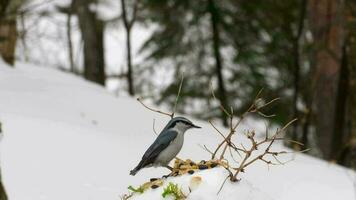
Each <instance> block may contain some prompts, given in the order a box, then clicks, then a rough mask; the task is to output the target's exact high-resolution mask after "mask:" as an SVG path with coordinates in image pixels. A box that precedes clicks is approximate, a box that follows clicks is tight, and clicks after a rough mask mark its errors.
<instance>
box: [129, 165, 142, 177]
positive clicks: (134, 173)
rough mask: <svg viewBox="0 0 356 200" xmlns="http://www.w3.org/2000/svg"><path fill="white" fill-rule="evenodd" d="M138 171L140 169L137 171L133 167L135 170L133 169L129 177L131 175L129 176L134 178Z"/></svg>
mask: <svg viewBox="0 0 356 200" xmlns="http://www.w3.org/2000/svg"><path fill="white" fill-rule="evenodd" d="M139 170H140V169H137V167H135V169H133V170H131V171H130V175H131V176H135V175H136V173H137V172H138V171H139Z"/></svg>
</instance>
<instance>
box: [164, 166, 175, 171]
mask: <svg viewBox="0 0 356 200" xmlns="http://www.w3.org/2000/svg"><path fill="white" fill-rule="evenodd" d="M165 167H166V168H167V169H169V170H171V172H173V167H170V166H168V165H167V166H165Z"/></svg>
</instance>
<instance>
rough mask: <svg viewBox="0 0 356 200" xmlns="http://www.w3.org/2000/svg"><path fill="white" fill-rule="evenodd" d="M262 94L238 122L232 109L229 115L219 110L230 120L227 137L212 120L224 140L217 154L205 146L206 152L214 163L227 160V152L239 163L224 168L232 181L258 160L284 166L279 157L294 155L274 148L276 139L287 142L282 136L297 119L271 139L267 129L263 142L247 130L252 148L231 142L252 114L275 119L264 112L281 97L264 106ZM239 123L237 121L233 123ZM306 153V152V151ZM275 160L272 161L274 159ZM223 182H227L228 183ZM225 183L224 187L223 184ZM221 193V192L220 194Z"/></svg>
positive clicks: (247, 136) (216, 150)
mask: <svg viewBox="0 0 356 200" xmlns="http://www.w3.org/2000/svg"><path fill="white" fill-rule="evenodd" d="M261 92H262V90H261V91H260V92H259V93H258V94H257V95H256V97H255V98H254V100H253V102H252V104H251V106H250V107H249V108H248V109H247V110H246V111H245V112H244V113H243V114H242V115H241V116H240V118H239V119H238V120H237V121H236V120H235V119H234V115H233V109H232V108H231V109H230V112H229V111H227V109H226V108H224V107H223V106H222V105H220V109H222V110H223V111H224V113H225V114H226V115H227V116H228V117H229V121H230V124H229V125H230V126H229V132H228V134H227V135H226V136H225V135H224V134H223V133H222V131H220V130H219V129H218V128H217V127H216V126H215V125H214V124H213V122H212V121H209V123H210V124H211V126H212V127H213V128H214V129H215V130H216V132H217V133H218V134H219V135H220V136H221V137H222V138H223V140H222V141H221V142H220V143H219V144H218V146H217V147H216V149H215V150H214V151H211V150H209V149H208V148H207V147H206V146H204V148H205V150H207V151H208V152H209V153H210V154H211V159H212V160H216V159H218V160H226V159H225V156H226V153H227V151H228V152H229V154H230V157H231V158H232V159H233V160H234V161H235V162H236V163H237V165H236V166H232V165H231V164H229V162H227V163H228V164H227V165H226V166H225V167H224V168H225V169H226V170H227V171H228V172H229V175H228V176H227V177H226V179H225V181H226V180H227V179H230V181H232V182H236V181H238V180H239V179H238V175H239V174H240V173H241V172H245V169H246V168H247V167H248V166H250V165H251V164H253V163H255V162H256V161H262V162H264V163H266V164H267V165H268V166H269V165H283V164H285V163H286V162H281V161H280V160H279V159H278V156H279V155H281V154H287V153H292V152H287V151H273V150H271V147H272V146H273V144H274V143H275V142H276V141H277V140H288V139H286V138H284V137H283V136H282V134H283V133H284V132H285V130H286V129H287V128H288V127H289V126H290V125H291V124H292V123H293V122H295V121H296V120H297V119H293V120H291V121H289V122H288V123H287V124H286V125H284V126H283V127H282V128H281V129H277V130H276V131H275V132H274V133H273V134H272V135H271V136H269V134H268V131H267V129H266V133H265V137H264V139H263V140H261V141H258V140H257V139H256V134H255V131H247V132H246V133H245V134H244V135H245V136H246V138H247V139H248V140H249V141H250V146H249V147H248V148H246V147H245V146H244V145H243V144H239V145H238V144H236V143H235V142H234V141H233V140H232V139H233V136H234V135H236V134H237V128H238V126H239V125H240V124H241V122H242V121H243V120H244V119H245V118H246V116H247V115H249V114H257V115H259V116H262V117H264V118H269V117H273V116H274V115H266V114H264V113H263V112H262V110H263V108H266V107H267V106H268V105H270V104H272V103H273V102H275V101H277V100H278V99H279V98H275V99H272V100H271V101H269V102H267V103H263V101H262V99H261V97H260V96H261ZM212 96H213V97H214V98H215V95H214V93H213V92H212ZM234 121H236V122H234ZM288 141H289V142H291V143H294V144H297V145H302V144H301V143H299V142H297V141H293V140H288ZM304 151H305V150H304ZM236 155H238V156H239V157H240V160H241V161H237V159H235V157H236ZM272 159H273V160H272ZM225 181H224V183H225ZM224 183H223V185H224ZM223 185H222V186H221V188H220V190H221V189H222V187H223ZM220 190H219V191H220Z"/></svg>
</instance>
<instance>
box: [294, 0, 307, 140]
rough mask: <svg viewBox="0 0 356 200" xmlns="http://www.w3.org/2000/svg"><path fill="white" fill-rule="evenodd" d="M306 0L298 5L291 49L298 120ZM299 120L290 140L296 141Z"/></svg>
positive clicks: (295, 111) (295, 116)
mask: <svg viewBox="0 0 356 200" xmlns="http://www.w3.org/2000/svg"><path fill="white" fill-rule="evenodd" d="M306 4H307V1H306V0H302V2H301V5H300V14H299V15H300V16H299V23H298V32H297V35H296V36H295V39H294V44H293V49H294V96H293V104H294V105H293V118H294V119H296V118H297V119H298V118H299V112H298V96H299V79H300V51H301V50H300V46H301V45H300V42H301V38H302V34H303V29H304V19H305V12H306V7H307V6H306ZM299 124H300V122H299V120H298V121H296V122H294V124H293V133H292V139H293V140H298V139H299V137H298V136H299V135H298V127H299Z"/></svg>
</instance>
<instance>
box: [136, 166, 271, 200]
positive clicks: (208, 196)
mask: <svg viewBox="0 0 356 200" xmlns="http://www.w3.org/2000/svg"><path fill="white" fill-rule="evenodd" d="M227 175H228V174H227V173H226V171H225V169H223V168H215V169H210V170H204V171H200V172H198V173H196V174H193V175H184V176H181V177H174V178H168V179H166V180H165V184H164V185H163V186H162V187H159V188H156V189H149V190H147V191H145V192H144V193H143V194H135V195H134V196H133V197H132V199H133V200H144V199H164V198H163V197H162V192H163V189H164V188H165V187H166V186H167V185H168V184H169V183H170V182H171V183H174V184H178V185H179V186H180V187H181V189H182V191H183V192H184V194H185V195H186V196H188V199H202V200H215V199H225V200H236V199H243V200H272V198H271V197H269V196H268V194H266V193H264V192H262V191H261V190H259V189H258V188H254V187H253V185H252V184H251V183H249V182H248V181H247V180H241V181H239V182H236V183H231V182H226V184H225V185H224V187H223V189H222V190H221V191H220V192H219V189H220V187H221V185H222V183H223V182H224V180H225V177H226V176H227ZM193 177H201V178H202V179H201V180H202V181H201V183H200V185H198V186H197V187H196V188H195V189H193V190H192V191H191V192H189V186H190V185H191V180H192V178H193ZM218 192H219V193H218Z"/></svg>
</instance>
